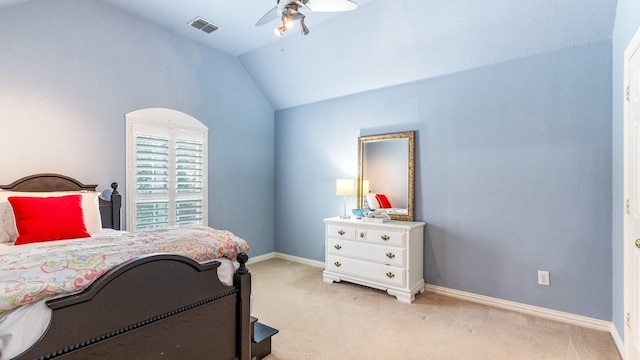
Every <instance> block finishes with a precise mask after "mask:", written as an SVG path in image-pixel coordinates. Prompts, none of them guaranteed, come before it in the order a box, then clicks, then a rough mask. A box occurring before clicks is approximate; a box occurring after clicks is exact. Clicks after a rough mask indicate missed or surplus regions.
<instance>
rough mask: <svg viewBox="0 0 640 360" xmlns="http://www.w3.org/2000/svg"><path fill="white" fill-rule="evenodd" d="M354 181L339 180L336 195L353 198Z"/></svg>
mask: <svg viewBox="0 0 640 360" xmlns="http://www.w3.org/2000/svg"><path fill="white" fill-rule="evenodd" d="M354 183H355V182H354V181H353V179H337V180H336V195H339V196H351V195H353V186H354Z"/></svg>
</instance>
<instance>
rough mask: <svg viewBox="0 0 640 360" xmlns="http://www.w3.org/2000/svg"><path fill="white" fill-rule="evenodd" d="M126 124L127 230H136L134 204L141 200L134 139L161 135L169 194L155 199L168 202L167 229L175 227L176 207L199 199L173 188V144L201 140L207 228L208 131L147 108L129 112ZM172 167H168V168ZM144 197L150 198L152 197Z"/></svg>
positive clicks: (187, 118)
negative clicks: (164, 140)
mask: <svg viewBox="0 0 640 360" xmlns="http://www.w3.org/2000/svg"><path fill="white" fill-rule="evenodd" d="M125 124H126V140H125V141H126V146H125V147H126V179H127V180H126V189H128V195H127V196H126V201H125V206H126V229H130V231H135V230H136V229H137V220H138V219H137V203H138V200H139V199H140V198H141V196H140V195H139V194H138V192H137V186H136V185H137V174H136V168H137V157H136V156H137V147H136V138H137V135H138V134H145V135H148V136H153V135H158V134H161V135H163V136H165V135H166V136H167V137H168V139H169V146H168V153H169V155H168V156H169V158H170V160H169V164H170V166H169V168H168V191H167V196H166V197H163V196H157V198H159V199H160V200H165V199H166V201H167V202H168V217H169V219H168V226H172V225H175V224H176V217H177V212H176V204H177V202H179V201H180V200H184V199H186V198H189V197H191V198H198V196H195V197H194V196H188V195H184V193H183V194H179V192H178V189H177V187H176V182H177V173H176V171H177V169H178V167H177V163H176V146H175V145H176V143H177V142H178V140H180V139H182V140H186V139H189V138H191V139H194V138H196V137H201V140H202V152H201V153H202V188H201V192H200V193H201V197H202V206H201V207H200V209H201V211H202V223H203V224H204V225H207V224H208V131H209V129H208V128H207V126H205V125H204V124H203V123H202V122H200V121H199V120H198V119H196V118H194V117H192V116H190V115H187V114H185V113H183V112H180V111H177V110H172V109H166V108H147V109H140V110H136V111H132V112H130V113H127V114H126V115H125ZM172 164H173V165H175V166H171V165H172ZM143 197H147V198H153V197H154V196H153V195H150V196H147V195H143Z"/></svg>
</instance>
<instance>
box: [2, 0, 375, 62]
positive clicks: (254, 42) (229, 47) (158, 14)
mask: <svg viewBox="0 0 640 360" xmlns="http://www.w3.org/2000/svg"><path fill="white" fill-rule="evenodd" d="M2 1H16V0H0V3H1V2H2ZM103 1H106V2H110V3H112V4H114V5H116V6H118V7H121V8H123V9H125V10H126V11H128V12H130V13H132V14H133V15H135V16H136V17H140V18H143V19H146V20H148V21H151V22H153V23H156V24H158V25H160V26H162V27H164V28H168V29H170V30H171V31H173V32H175V33H178V34H181V35H183V36H186V37H188V38H190V39H192V40H195V41H197V42H199V43H202V44H205V45H208V46H211V47H213V48H215V49H218V50H220V51H222V52H225V53H228V54H231V55H234V56H236V55H240V54H243V53H245V52H248V51H250V50H253V49H256V48H259V47H262V46H264V45H266V44H268V43H272V42H274V41H278V39H279V38H278V37H277V36H276V35H275V33H274V31H273V30H274V29H275V28H276V27H277V25H278V24H277V21H274V22H273V23H269V24H267V25H264V26H261V27H256V26H255V24H256V22H257V21H258V20H259V19H260V18H261V17H262V16H263V15H264V14H266V13H267V11H269V10H270V9H271V8H273V7H274V6H276V5H277V2H276V0H251V1H249V2H241V1H233V0H103ZM317 1H322V0H317ZM368 1H370V0H356V2H358V3H359V4H364V3H366V2H368ZM340 14H341V13H311V14H308V15H307V17H306V19H305V21H306V24H307V26H308V27H309V28H310V29H311V31H313V27H314V25H316V24H319V23H321V22H323V21H326V20H327V19H330V18H332V17H335V16H339V15H340ZM197 16H199V17H202V18H204V19H205V20H207V21H209V22H212V23H213V24H215V25H217V26H218V27H220V30H218V31H216V32H214V33H212V34H207V33H205V32H202V31H199V30H197V29H195V28H193V27H191V26H190V25H188V23H190V22H191V20H193V19H194V18H195V17H197ZM292 35H296V36H301V35H300V32H299V30H298V29H297V28H296V29H292V30H290V31H288V32H286V33H285V36H292Z"/></svg>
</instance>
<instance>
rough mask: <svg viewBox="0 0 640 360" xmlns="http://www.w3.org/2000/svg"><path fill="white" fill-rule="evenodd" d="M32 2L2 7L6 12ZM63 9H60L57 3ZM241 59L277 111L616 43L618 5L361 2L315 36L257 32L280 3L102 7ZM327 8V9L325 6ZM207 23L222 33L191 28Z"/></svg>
mask: <svg viewBox="0 0 640 360" xmlns="http://www.w3.org/2000/svg"><path fill="white" fill-rule="evenodd" d="M26 1H29V0H0V8H2V7H6V6H12V5H16V4H19V3H21V2H26ZM50 1H56V0H50ZM93 1H104V2H109V3H112V4H113V5H114V6H117V7H120V8H122V9H123V11H124V12H127V13H130V14H132V15H133V16H135V17H139V18H141V19H143V20H146V21H149V22H152V23H154V24H157V25H159V26H161V27H163V28H166V29H168V30H169V31H172V32H175V33H178V34H181V35H183V36H185V37H187V38H190V39H192V40H194V41H197V42H199V43H201V44H204V45H206V46H209V47H212V48H215V49H217V50H219V51H221V52H223V53H226V54H229V55H230V56H235V57H237V58H238V59H239V61H240V62H241V63H242V64H243V65H244V67H245V68H246V69H247V71H248V72H249V73H250V74H251V76H252V77H253V78H254V79H255V81H256V83H257V85H258V86H259V87H260V88H261V89H262V91H263V92H264V94H265V96H266V97H267V98H268V99H269V101H270V102H271V103H272V105H273V107H274V108H275V109H284V108H289V107H293V106H297V105H302V104H308V103H312V102H317V101H322V100H326V99H330V98H336V97H341V96H345V95H349V94H354V93H359V92H363V91H368V90H373V89H378V88H383V87H388V86H393V85H398V84H403V83H408V82H413V81H417V80H421V79H427V78H433V77H437V76H442V75H446V74H450V73H455V72H458V71H464V70H468V69H472V68H477V67H481V66H486V65H489V64H494V63H499V62H503V61H509V60H512V59H516V58H521V57H526V56H531V55H535V54H538V53H543V52H548V51H555V50H558V49H562V48H566V47H572V46H579V45H581V44H586V43H590V42H595V41H601V40H610V39H611V34H612V30H613V24H614V21H615V11H616V5H617V1H616V0H589V1H584V0H561V1H558V0H535V1H534V0H484V1H477V0H456V1H441V0H354V1H355V2H357V3H358V4H359V7H358V8H357V9H356V10H353V11H348V12H343V13H311V14H308V16H307V18H306V23H307V26H308V27H309V28H310V30H311V33H310V34H309V35H308V36H302V35H301V34H300V31H299V29H292V30H290V31H288V32H287V33H285V36H283V37H281V38H279V37H276V36H275V35H274V32H273V28H275V27H276V25H277V24H276V23H275V22H274V23H273V24H268V25H265V26H263V27H256V26H255V23H256V22H257V21H258V19H260V18H261V17H262V15H264V14H265V13H266V12H267V11H268V10H269V9H271V8H272V7H274V6H275V5H276V1H275V0H252V1H250V2H238V1H231V0H181V1H175V0H93ZM316 1H322V0H316ZM196 17H202V18H204V19H205V20H208V21H210V22H211V23H213V24H215V25H217V26H218V27H219V28H220V29H219V30H218V31H215V32H213V33H212V34H206V33H204V32H202V31H199V30H197V29H195V28H193V27H191V26H190V25H189V23H190V22H191V20H193V19H194V18H196Z"/></svg>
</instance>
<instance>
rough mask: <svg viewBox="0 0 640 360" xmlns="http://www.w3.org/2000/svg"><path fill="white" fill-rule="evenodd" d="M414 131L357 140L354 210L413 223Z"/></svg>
mask: <svg viewBox="0 0 640 360" xmlns="http://www.w3.org/2000/svg"><path fill="white" fill-rule="evenodd" d="M414 142H415V132H414V131H408V132H401V133H393V134H383V135H372V136H361V137H359V138H358V167H359V169H358V184H357V185H358V186H357V188H358V208H360V209H364V208H371V209H380V210H382V211H385V212H387V213H388V214H389V215H390V216H391V219H393V220H404V221H413V189H414V188H413V181H414V179H413V178H414V170H413V164H414Z"/></svg>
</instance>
